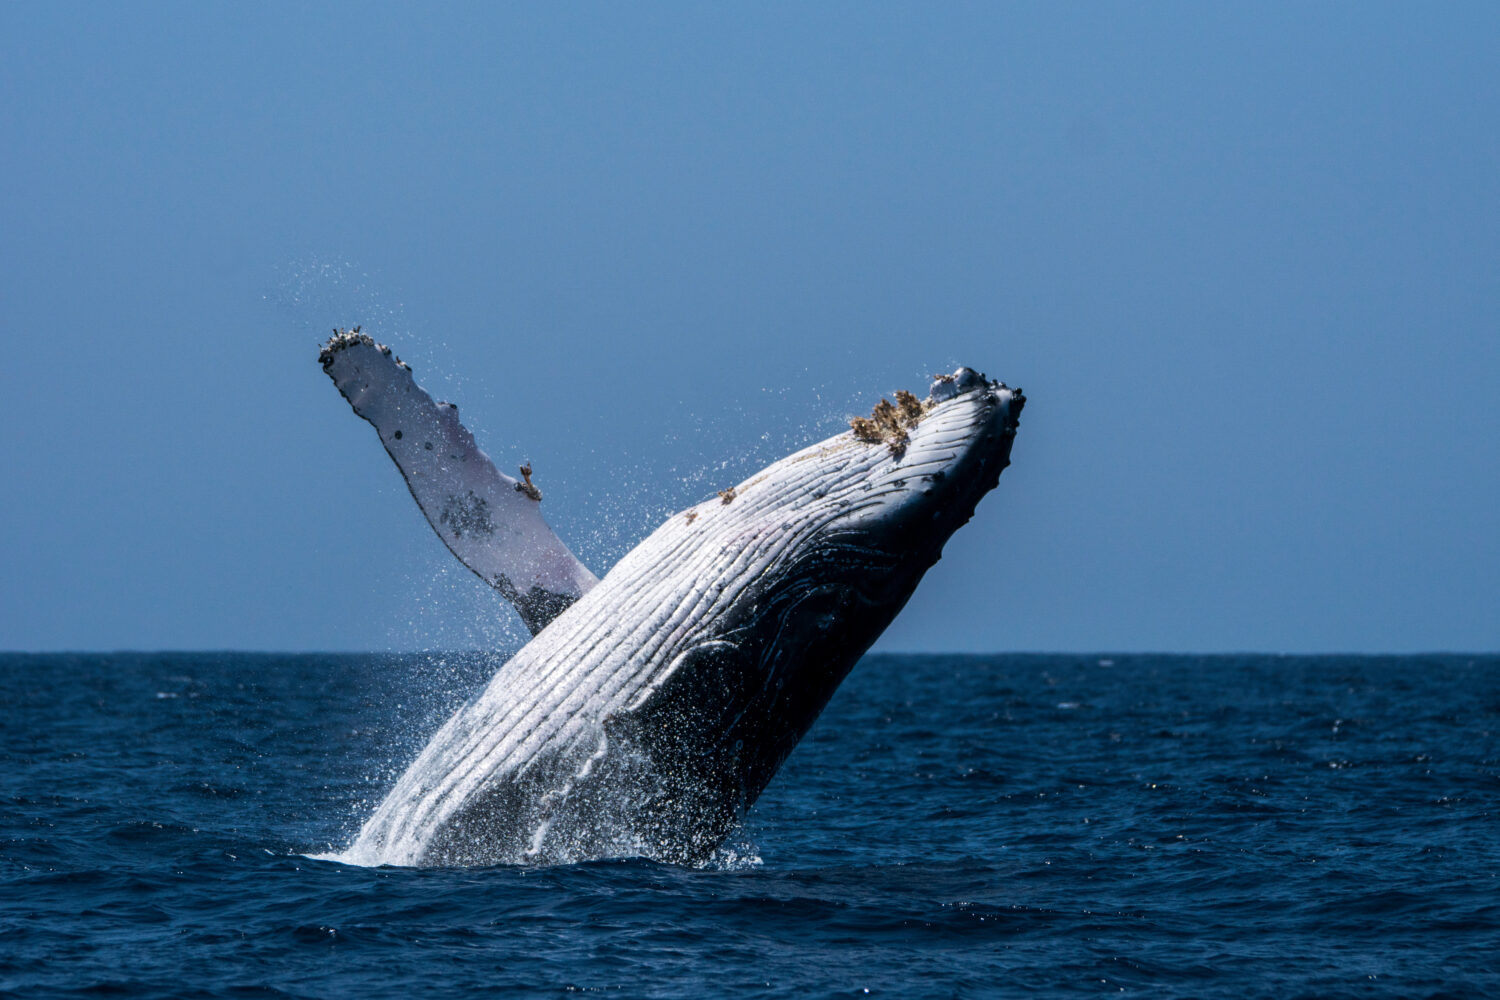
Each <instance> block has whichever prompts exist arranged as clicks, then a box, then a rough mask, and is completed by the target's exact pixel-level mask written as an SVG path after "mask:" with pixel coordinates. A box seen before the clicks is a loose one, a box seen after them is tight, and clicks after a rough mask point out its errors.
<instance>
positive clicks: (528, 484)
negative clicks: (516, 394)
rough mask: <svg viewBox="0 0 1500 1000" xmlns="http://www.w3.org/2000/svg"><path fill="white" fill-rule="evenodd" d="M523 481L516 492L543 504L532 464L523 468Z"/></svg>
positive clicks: (527, 464)
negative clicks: (532, 476)
mask: <svg viewBox="0 0 1500 1000" xmlns="http://www.w3.org/2000/svg"><path fill="white" fill-rule="evenodd" d="M454 409H455V410H456V409H458V407H456V406H455V407H454ZM521 480H522V481H521V482H519V483H517V484H516V492H517V493H524V494H526V496H528V497H530V498H531V499H533V500H536V501H537V502H541V499H542V491H541V490H539V489H537V488H536V485H535V484H534V483H532V481H531V463H530V462H527V463H526V464H525V465H523V466H521Z"/></svg>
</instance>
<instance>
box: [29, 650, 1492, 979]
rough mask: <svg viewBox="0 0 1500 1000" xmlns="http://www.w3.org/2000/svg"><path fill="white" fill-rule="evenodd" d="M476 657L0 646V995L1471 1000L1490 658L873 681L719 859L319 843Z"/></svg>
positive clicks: (1483, 941) (1477, 948)
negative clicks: (486, 858) (429, 852)
mask: <svg viewBox="0 0 1500 1000" xmlns="http://www.w3.org/2000/svg"><path fill="white" fill-rule="evenodd" d="M492 666H493V664H487V663H485V662H484V661H483V660H482V659H479V658H473V657H471V658H450V659H446V660H444V659H440V658H433V657H422V656H411V657H380V656H335V657H329V656H277V655H265V656H258V655H242V654H172V655H134V654H132V655H114V656H105V655H87V656H17V655H11V656H4V657H0V994H6V995H16V996H28V997H29V996H57V995H74V994H77V995H82V994H89V995H96V994H101V993H104V994H108V993H120V994H128V995H142V996H147V995H150V996H236V997H238V996H296V997H336V996H359V997H410V996H416V995H423V996H425V995H451V994H455V993H459V992H476V993H477V992H481V991H483V992H486V993H493V994H503V995H519V996H524V995H540V996H547V995H559V994H562V993H568V992H575V991H589V992H593V991H599V992H608V993H611V994H613V995H620V996H673V997H677V996H697V995H712V996H724V995H731V996H732V995H743V996H788V997H789V996H804V995H808V996H833V995H850V994H853V995H861V996H862V995H864V994H865V991H869V993H870V994H883V995H886V996H895V997H911V996H934V997H981V996H1033V995H1037V996H1061V995H1096V994H1115V993H1120V992H1124V993H1128V994H1135V995H1138V996H1146V997H1153V998H1155V997H1203V996H1224V997H1230V996H1232V997H1276V998H1285V997H1296V996H1308V997H1339V996H1360V997H1367V996H1391V997H1396V996H1401V997H1425V996H1475V997H1478V996H1487V995H1488V996H1495V995H1500V808H1497V807H1500V657H1494V656H1490V657H1463V656H1458V657H1424V658H1414V657H1405V658H1351V657H1324V658H1299V657H1261V656H1256V657H1219V658H1199V657H1141V656H1117V657H1114V658H1113V659H1112V661H1111V660H1108V659H1104V660H1101V659H1100V658H1099V657H1073V656H995V657H951V656H899V657H898V656H877V657H870V658H867V659H866V660H865V661H864V662H863V663H862V664H861V665H860V666H859V667H858V668H857V669H856V670H855V672H854V673H853V675H852V676H851V677H850V679H849V680H848V681H847V682H846V683H845V685H844V687H843V688H842V690H841V691H840V692H839V694H838V696H837V697H836V698H835V700H834V703H833V704H832V705H831V706H830V707H829V709H828V711H827V713H826V714H825V715H824V716H823V718H822V719H821V720H820V721H819V723H818V724H817V726H816V727H815V728H814V730H813V732H812V734H811V735H810V736H809V737H808V739H807V740H806V741H804V743H803V744H802V746H800V747H799V748H798V750H797V752H796V753H795V754H794V755H793V756H792V759H791V760H790V761H789V762H788V764H787V766H786V767H785V768H784V769H783V771H782V772H781V774H780V775H779V776H778V777H777V778H776V780H775V781H774V782H773V783H772V785H771V787H770V788H769V789H768V791H767V792H766V794H765V796H764V797H763V799H762V800H761V803H760V805H759V806H757V808H756V810H755V811H754V813H753V814H752V815H751V817H750V819H749V821H748V822H747V824H746V826H745V828H744V830H743V831H742V832H741V833H740V834H739V835H738V836H737V837H736V838H735V840H734V841H733V842H732V843H731V845H730V850H728V851H726V852H725V854H724V856H723V857H721V858H720V859H719V861H718V862H717V863H716V864H715V865H714V866H711V867H709V868H705V869H684V868H675V867H671V866H665V865H659V864H653V863H649V862H644V861H638V860H634V861H633V860H619V861H608V862H598V863H593V864H585V865H577V866H572V867H564V868H553V869H543V870H523V869H508V868H490V869H469V870H464V869H446V870H404V869H362V868H355V867H349V866H346V865H342V864H338V863H336V862H333V861H326V860H317V859H315V858H314V857H311V856H309V855H315V854H318V853H321V852H326V851H328V850H329V849H330V848H336V847H338V846H341V845H342V844H344V843H345V842H346V841H347V840H348V838H349V837H350V836H351V835H352V833H353V832H354V831H355V829H356V828H357V826H358V823H359V821H360V819H361V818H362V816H363V815H364V814H365V813H366V812H367V811H368V810H369V809H370V808H371V807H372V806H373V804H374V803H375V802H376V801H378V799H379V797H380V795H381V794H382V792H383V790H384V789H385V788H386V787H387V786H388V784H389V783H390V782H391V781H392V780H393V778H394V776H395V773H396V772H397V770H399V768H400V766H401V765H402V764H404V762H405V761H406V760H407V759H409V758H410V756H412V755H413V754H414V753H415V752H416V750H417V749H418V748H419V745H420V742H421V740H422V738H423V737H424V736H425V735H426V734H427V733H428V732H430V731H431V730H432V729H433V728H435V727H436V725H437V724H438V722H439V721H441V719H442V717H443V716H444V715H445V713H446V712H447V711H448V710H449V709H450V708H451V707H452V706H453V705H454V704H455V703H456V702H457V701H458V700H460V699H461V698H463V697H464V696H465V695H466V694H467V693H468V692H469V691H471V690H473V688H474V686H475V685H477V684H478V683H480V682H481V681H482V680H483V679H484V677H485V676H486V675H487V673H488V671H489V670H490V669H491V668H492Z"/></svg>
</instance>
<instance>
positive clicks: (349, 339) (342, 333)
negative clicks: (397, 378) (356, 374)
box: [318, 326, 411, 372]
mask: <svg viewBox="0 0 1500 1000" xmlns="http://www.w3.org/2000/svg"><path fill="white" fill-rule="evenodd" d="M361 344H362V345H364V346H365V347H373V348H375V350H377V351H379V352H380V353H381V354H384V355H385V356H386V357H388V358H391V359H392V360H393V361H395V362H396V366H397V367H398V368H405V369H406V370H407V371H411V365H409V364H407V363H406V362H405V361H402V360H401V359H400V358H395V357H392V355H391V349H390V348H389V347H387V346H385V345H384V344H380V343H376V341H375V338H374V337H372V336H370V335H369V334H368V333H361V332H360V328H359V327H357V326H356V327H354V329H352V330H341V329H339V328H337V327H335V328H334V331H333V336H332V337H329V338H328V343H326V344H324V345H323V349H322V350H320V351H318V363H319V364H321V365H322V366H323V370H324V371H325V372H326V371H328V369H329V368H331V367H333V359H334V358H335V357H337V356H338V353H339V352H340V351H342V350H344V349H345V348H348V347H354V346H355V345H361Z"/></svg>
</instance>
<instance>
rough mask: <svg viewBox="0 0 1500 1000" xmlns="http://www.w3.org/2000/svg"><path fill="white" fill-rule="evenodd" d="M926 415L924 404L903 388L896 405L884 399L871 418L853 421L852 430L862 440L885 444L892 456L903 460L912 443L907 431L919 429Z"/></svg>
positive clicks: (854, 419)
mask: <svg viewBox="0 0 1500 1000" xmlns="http://www.w3.org/2000/svg"><path fill="white" fill-rule="evenodd" d="M926 413H927V410H926V408H925V407H924V406H923V405H922V401H921V400H919V399H917V397H916V396H913V395H912V394H911V393H909V392H907V391H906V390H905V389H902V390H900V391H898V392H897V393H896V402H895V403H892V402H891V401H890V400H888V399H885V398H884V397H882V398H881V400H880V402H878V403H876V404H875V409H874V410H873V411H871V413H870V415H869V416H868V417H855V418H853V419H852V420H850V421H849V427H850V429H852V430H853V431H854V436H855V437H856V438H858V439H859V440H861V441H865V442H868V443H870V444H881V443H882V442H883V443H884V444H885V445H886V446H887V447H889V448H890V450H891V455H892V456H894V457H895V458H900V457H901V456H902V454H904V453H905V451H906V446H907V444H908V443H909V442H910V441H911V436H910V435H909V434H908V433H907V431H908V430H909V429H910V428H912V427H915V426H917V424H918V423H920V422H921V420H922V417H923V416H925V415H926Z"/></svg>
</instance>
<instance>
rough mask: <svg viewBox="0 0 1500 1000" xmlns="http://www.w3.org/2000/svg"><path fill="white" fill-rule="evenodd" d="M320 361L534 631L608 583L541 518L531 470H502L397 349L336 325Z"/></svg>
mask: <svg viewBox="0 0 1500 1000" xmlns="http://www.w3.org/2000/svg"><path fill="white" fill-rule="evenodd" d="M318 360H319V361H320V362H321V363H322V365H323V370H324V371H325V372H327V373H328V376H329V377H330V378H331V379H333V384H334V385H336V386H338V390H339V392H341V393H343V396H344V398H345V399H347V400H348V401H349V405H350V406H352V407H354V412H355V413H357V414H359V415H360V416H361V417H363V418H364V419H366V420H368V421H369V422H370V423H371V424H372V425H373V426H374V428H375V430H376V431H377V432H378V433H379V434H380V443H381V444H383V445H385V450H386V452H387V453H388V454H389V455H390V456H391V458H392V460H393V461H395V463H396V467H397V468H399V469H400V470H401V475H402V477H403V478H405V480H406V485H407V487H409V488H410V489H411V495H412V496H413V497H414V498H415V499H416V501H417V506H419V507H421V508H422V513H423V514H424V515H425V516H426V518H427V523H428V524H430V525H432V529H433V530H434V531H436V532H437V533H438V537H439V538H441V539H442V540H443V544H444V545H446V546H448V548H449V550H451V551H452V552H453V554H454V555H455V556H457V557H458V558H459V561H460V562H462V563H463V564H464V565H465V566H467V567H469V569H471V570H473V571H474V572H475V573H476V574H478V575H479V577H480V579H482V580H484V581H485V582H486V583H488V584H490V585H491V586H493V587H494V588H495V589H496V590H499V591H500V593H501V594H503V595H504V596H505V598H506V599H507V600H509V601H510V602H511V603H512V604H514V605H515V607H516V610H517V611H518V612H520V615H521V620H522V621H524V622H525V623H526V627H527V628H528V629H530V630H531V632H532V634H533V635H535V634H536V633H537V632H540V631H541V630H542V629H543V628H544V627H545V626H546V625H547V623H548V622H550V621H551V620H552V619H553V618H556V617H557V616H558V615H559V614H560V613H561V612H562V611H563V610H564V609H565V608H567V607H568V606H569V605H570V604H572V603H573V602H574V601H576V600H578V598H580V597H582V596H583V595H584V594H585V593H587V592H588V590H589V589H590V588H591V587H593V586H594V584H596V583H598V582H599V581H598V579H597V578H596V577H595V576H594V574H593V573H590V572H589V570H588V568H587V567H585V566H584V565H583V564H582V563H581V562H579V561H578V559H577V557H576V556H574V555H573V553H572V552H570V551H569V550H568V547H567V546H566V545H564V544H563V542H562V539H560V538H558V537H557V535H556V534H554V533H553V531H552V529H551V528H550V527H549V526H548V525H547V522H546V521H545V520H544V519H543V518H542V514H541V509H540V508H541V504H540V503H539V501H540V500H541V493H540V491H538V490H537V489H536V487H534V486H533V485H531V477H530V471H531V470H530V469H529V468H525V469H523V470H522V474H523V476H524V477H525V480H526V481H525V482H520V481H517V480H516V479H513V478H512V477H510V476H507V475H505V474H504V473H503V472H501V471H500V470H499V469H496V468H495V465H494V463H493V462H491V461H490V458H489V456H488V455H486V454H485V453H484V452H482V451H480V450H479V448H478V446H477V445H475V443H474V435H472V434H470V433H469V430H468V428H466V427H464V425H463V424H461V423H459V421H458V407H456V406H454V405H452V404H451V403H440V402H435V401H434V400H433V398H432V397H431V396H430V395H428V394H427V392H426V390H424V389H423V388H422V387H421V386H419V385H417V383H416V380H415V379H414V378H412V373H411V368H410V367H408V366H407V365H406V364H405V363H403V362H402V361H401V360H400V359H399V358H397V357H395V356H394V355H393V354H392V353H391V349H390V348H389V347H386V346H384V345H381V344H377V343H375V341H374V340H373V339H372V338H371V337H370V336H369V335H368V334H363V333H360V332H359V328H358V327H356V328H355V329H354V330H352V331H336V332H335V333H334V335H333V337H332V338H330V339H329V341H328V343H327V344H326V345H325V346H324V348H323V350H322V352H321V353H320V354H319V355H318Z"/></svg>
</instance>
